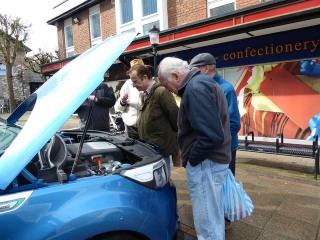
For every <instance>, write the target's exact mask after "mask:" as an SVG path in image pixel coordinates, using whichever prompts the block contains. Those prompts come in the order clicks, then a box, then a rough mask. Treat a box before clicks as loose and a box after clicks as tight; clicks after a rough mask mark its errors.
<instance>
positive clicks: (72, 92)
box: [0, 33, 136, 190]
mask: <svg viewBox="0 0 320 240" xmlns="http://www.w3.org/2000/svg"><path fill="white" fill-rule="evenodd" d="M135 36H136V34H135V33H123V34H120V35H117V36H113V37H110V38H107V39H106V40H105V41H103V42H101V43H100V44H98V45H96V46H94V47H92V48H90V49H89V50H87V51H86V52H85V53H83V54H81V55H80V56H79V57H77V58H76V59H74V60H73V61H72V62H70V63H69V64H68V65H66V66H65V67H63V68H62V69H61V70H60V71H59V72H57V73H56V74H55V75H54V76H53V77H51V78H50V79H49V80H48V81H47V82H45V83H44V84H43V85H42V86H41V87H40V88H39V89H38V90H37V91H36V92H35V93H34V94H33V95H31V96H30V98H28V99H27V100H26V101H25V102H24V103H22V104H21V105H20V106H19V107H18V108H17V109H16V110H15V111H14V112H13V113H12V114H11V116H10V117H9V118H8V119H7V121H8V122H9V123H15V121H17V119H19V117H20V116H22V115H23V114H24V112H25V111H27V110H28V108H29V105H31V104H32V103H34V102H35V101H36V103H35V105H34V108H33V110H32V113H31V115H30V117H29V119H28V121H27V122H26V124H25V125H24V127H23V129H22V131H21V132H20V134H19V135H18V136H17V138H16V139H15V140H14V142H13V143H12V144H11V146H10V147H9V148H8V149H7V150H6V151H5V153H4V154H3V155H2V156H1V157H0V189H2V190H4V189H5V188H6V187H7V186H8V185H9V184H10V183H11V182H12V180H13V179H14V178H15V177H16V176H17V175H18V173H20V172H21V170H22V169H23V168H24V167H25V166H26V165H27V164H28V163H29V162H30V160H31V159H32V158H33V157H34V155H35V154H36V153H37V152H38V151H39V150H40V149H41V147H43V146H44V144H45V143H46V142H47V141H48V140H49V139H50V138H51V137H52V135H53V134H54V133H55V132H56V131H58V130H59V128H60V127H61V126H62V125H63V124H64V123H65V122H66V121H67V120H68V119H69V118H70V116H71V115H72V114H73V113H74V112H75V111H76V109H77V108H78V107H79V106H80V104H81V103H82V102H83V101H84V100H85V99H86V98H87V97H88V96H89V95H90V93H91V92H92V91H94V90H95V89H96V88H97V87H98V86H99V84H100V83H101V82H102V81H103V74H104V73H105V72H106V71H107V70H108V69H109V68H110V66H111V65H112V64H113V63H114V62H115V61H116V60H117V58H118V57H119V56H120V55H121V53H122V52H123V51H124V50H125V49H126V48H127V47H128V46H129V45H130V43H131V42H132V40H133V39H134V38H135ZM39 119H41V121H39ZM28 143H29V144H28Z"/></svg>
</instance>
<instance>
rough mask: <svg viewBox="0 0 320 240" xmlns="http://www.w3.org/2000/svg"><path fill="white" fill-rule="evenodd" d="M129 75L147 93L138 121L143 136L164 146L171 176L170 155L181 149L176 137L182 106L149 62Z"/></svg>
mask: <svg viewBox="0 0 320 240" xmlns="http://www.w3.org/2000/svg"><path fill="white" fill-rule="evenodd" d="M128 74H129V75H130V79H131V81H132V84H133V86H134V87H136V88H137V89H138V90H139V91H141V92H143V94H142V95H141V103H142V105H141V108H140V113H139V118H138V121H137V127H138V133H139V138H140V139H142V140H145V141H147V142H151V143H153V144H155V145H157V146H158V147H159V148H160V153H161V155H162V156H163V158H164V159H165V161H166V164H167V168H168V171H169V176H170V155H173V154H175V153H177V151H178V150H179V147H178V142H177V138H176V132H177V131H178V127H177V118H178V111H179V108H178V105H177V103H176V101H175V99H174V97H173V95H172V93H170V92H168V91H166V89H165V88H164V87H163V86H161V84H160V83H157V82H156V81H154V80H153V79H152V76H151V73H150V71H149V69H148V68H147V67H146V66H145V65H141V64H137V65H134V66H133V67H131V68H130V70H129V72H128Z"/></svg>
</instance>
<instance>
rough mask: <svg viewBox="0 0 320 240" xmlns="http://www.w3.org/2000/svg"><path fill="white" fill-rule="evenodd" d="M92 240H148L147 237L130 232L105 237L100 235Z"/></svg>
mask: <svg viewBox="0 0 320 240" xmlns="http://www.w3.org/2000/svg"><path fill="white" fill-rule="evenodd" d="M93 239H94V240H148V238H147V237H144V236H141V235H138V234H135V233H130V232H125V233H123V232H118V233H111V234H106V235H100V236H97V237H95V238H93Z"/></svg>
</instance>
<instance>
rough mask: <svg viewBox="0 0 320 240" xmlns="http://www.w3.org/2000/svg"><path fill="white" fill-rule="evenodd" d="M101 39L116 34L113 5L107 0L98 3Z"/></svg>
mask: <svg viewBox="0 0 320 240" xmlns="http://www.w3.org/2000/svg"><path fill="white" fill-rule="evenodd" d="M100 12H101V16H100V17H101V31H102V40H104V39H106V38H107V37H110V36H111V35H116V34H117V28H116V11H115V5H114V4H112V3H111V1H109V0H105V1H103V2H101V3H100Z"/></svg>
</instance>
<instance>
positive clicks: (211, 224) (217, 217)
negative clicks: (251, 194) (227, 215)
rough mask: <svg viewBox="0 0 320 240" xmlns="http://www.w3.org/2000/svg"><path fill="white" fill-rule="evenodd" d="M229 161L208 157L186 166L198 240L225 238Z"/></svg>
mask: <svg viewBox="0 0 320 240" xmlns="http://www.w3.org/2000/svg"><path fill="white" fill-rule="evenodd" d="M228 167H229V164H219V163H216V162H213V161H211V160H209V159H205V160H204V161H203V162H201V163H199V164H198V165H197V166H195V167H192V166H191V165H190V164H189V163H188V164H187V166H186V173H187V180H188V188H189V193H190V198H191V203H192V211H193V220H194V226H195V230H196V233H197V238H198V240H210V239H211V240H220V239H221V240H224V239H225V231H224V230H225V229H224V228H225V223H224V196H223V191H222V185H223V182H224V181H225V179H226V174H227V169H228Z"/></svg>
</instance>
